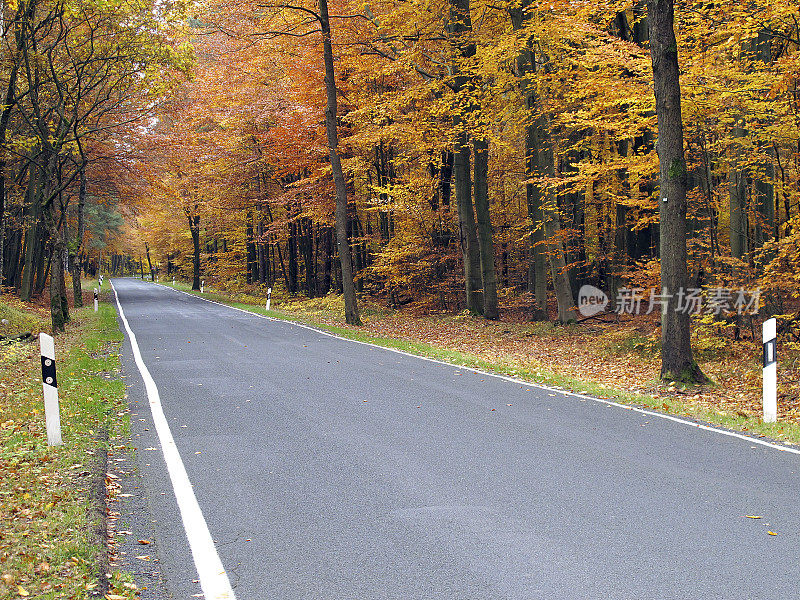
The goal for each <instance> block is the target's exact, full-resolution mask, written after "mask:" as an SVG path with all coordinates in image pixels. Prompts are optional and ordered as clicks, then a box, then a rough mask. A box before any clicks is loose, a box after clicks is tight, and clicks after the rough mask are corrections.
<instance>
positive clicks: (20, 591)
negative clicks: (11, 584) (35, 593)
mask: <svg viewBox="0 0 800 600" xmlns="http://www.w3.org/2000/svg"><path fill="white" fill-rule="evenodd" d="M17 593H18V594H19V595H20V596H22V597H25V598H27V597H28V596H30V593H29V592H28V590H26V589H25V588H24V587H22V586H21V585H18V586H17Z"/></svg>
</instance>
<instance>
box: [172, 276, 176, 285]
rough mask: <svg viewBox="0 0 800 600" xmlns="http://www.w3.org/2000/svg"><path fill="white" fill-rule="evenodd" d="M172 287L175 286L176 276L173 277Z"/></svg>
mask: <svg viewBox="0 0 800 600" xmlns="http://www.w3.org/2000/svg"><path fill="white" fill-rule="evenodd" d="M172 287H175V278H174V277H173V278H172Z"/></svg>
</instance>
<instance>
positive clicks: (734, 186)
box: [728, 127, 748, 259]
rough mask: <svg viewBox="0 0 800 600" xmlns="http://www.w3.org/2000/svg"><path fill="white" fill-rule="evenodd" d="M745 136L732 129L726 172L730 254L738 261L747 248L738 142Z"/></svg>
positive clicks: (743, 173)
mask: <svg viewBox="0 0 800 600" xmlns="http://www.w3.org/2000/svg"><path fill="white" fill-rule="evenodd" d="M746 135H747V131H746V130H745V129H744V128H742V127H734V128H733V138H734V145H733V147H732V149H731V152H730V155H731V163H732V164H731V168H730V171H729V172H728V193H729V196H730V213H731V225H730V235H731V254H732V255H733V256H734V257H736V258H738V259H745V258H746V256H747V252H748V247H747V230H748V227H747V173H746V171H745V169H744V167H743V166H742V162H743V161H744V151H743V150H742V148H741V146H740V140H743V139H744V138H745V136H746Z"/></svg>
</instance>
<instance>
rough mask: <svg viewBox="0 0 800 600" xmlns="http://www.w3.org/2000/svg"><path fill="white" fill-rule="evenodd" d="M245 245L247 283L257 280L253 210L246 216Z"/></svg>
mask: <svg viewBox="0 0 800 600" xmlns="http://www.w3.org/2000/svg"><path fill="white" fill-rule="evenodd" d="M244 227H245V238H246V240H245V245H246V249H247V251H246V255H247V256H246V258H245V264H246V271H247V283H254V282H255V280H256V276H255V264H256V258H255V256H256V248H255V241H254V239H255V238H254V235H253V213H252V212H251V211H247V216H246V217H245V226H244Z"/></svg>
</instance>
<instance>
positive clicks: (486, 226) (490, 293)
mask: <svg viewBox="0 0 800 600" xmlns="http://www.w3.org/2000/svg"><path fill="white" fill-rule="evenodd" d="M473 146H474V148H475V216H476V219H477V222H478V249H479V252H480V260H481V280H482V283H483V316H484V317H486V318H487V319H498V318H500V311H499V307H498V302H497V271H496V269H495V265H494V243H493V241H492V221H491V215H490V214H489V144H488V142H487V141H486V140H475V141H474V142H473Z"/></svg>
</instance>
